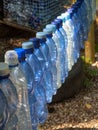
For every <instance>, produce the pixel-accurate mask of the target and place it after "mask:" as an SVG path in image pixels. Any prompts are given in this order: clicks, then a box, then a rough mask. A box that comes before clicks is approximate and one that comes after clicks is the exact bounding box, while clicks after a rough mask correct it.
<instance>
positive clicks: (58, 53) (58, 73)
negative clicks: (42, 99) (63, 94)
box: [46, 24, 61, 88]
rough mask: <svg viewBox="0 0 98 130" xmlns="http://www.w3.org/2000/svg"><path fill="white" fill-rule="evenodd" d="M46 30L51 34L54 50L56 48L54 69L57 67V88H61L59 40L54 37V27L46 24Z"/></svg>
mask: <svg viewBox="0 0 98 130" xmlns="http://www.w3.org/2000/svg"><path fill="white" fill-rule="evenodd" d="M46 28H47V29H49V30H51V31H52V34H53V37H52V38H53V40H54V42H55V45H56V48H57V60H56V67H57V87H58V88H60V87H61V69H60V44H59V38H58V36H57V35H56V26H55V25H52V24H47V25H46Z"/></svg>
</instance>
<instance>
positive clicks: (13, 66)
mask: <svg viewBox="0 0 98 130" xmlns="http://www.w3.org/2000/svg"><path fill="white" fill-rule="evenodd" d="M17 66H18V64H16V65H9V68H10V69H11V68H15V67H17Z"/></svg>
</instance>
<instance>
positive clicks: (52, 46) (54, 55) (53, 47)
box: [43, 28, 57, 90]
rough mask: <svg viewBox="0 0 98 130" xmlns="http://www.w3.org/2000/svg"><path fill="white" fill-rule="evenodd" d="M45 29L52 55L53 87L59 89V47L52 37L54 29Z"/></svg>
mask: <svg viewBox="0 0 98 130" xmlns="http://www.w3.org/2000/svg"><path fill="white" fill-rule="evenodd" d="M43 31H44V33H45V34H46V44H47V45H48V47H49V51H50V55H51V63H52V69H51V70H52V74H53V88H54V89H55V90H57V68H56V59H57V49H56V45H55V42H54V41H53V39H52V31H51V30H49V29H46V28H45V29H44V30H43Z"/></svg>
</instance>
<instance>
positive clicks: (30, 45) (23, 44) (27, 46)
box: [22, 41, 33, 49]
mask: <svg viewBox="0 0 98 130" xmlns="http://www.w3.org/2000/svg"><path fill="white" fill-rule="evenodd" d="M22 48H23V49H31V48H33V44H32V42H30V41H27V42H23V43H22Z"/></svg>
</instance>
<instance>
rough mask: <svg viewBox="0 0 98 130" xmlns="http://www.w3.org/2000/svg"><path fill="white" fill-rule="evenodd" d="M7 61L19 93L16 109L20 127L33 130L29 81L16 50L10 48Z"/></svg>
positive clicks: (12, 79) (11, 77) (6, 54)
mask: <svg viewBox="0 0 98 130" xmlns="http://www.w3.org/2000/svg"><path fill="white" fill-rule="evenodd" d="M5 63H7V64H8V65H9V68H10V79H11V81H12V82H13V83H14V85H15V87H16V90H17V94H18V105H17V111H16V116H17V118H18V122H19V125H18V129H19V130H22V129H23V128H24V130H28V129H30V130H31V129H32V127H31V117H30V109H29V102H28V90H27V83H26V79H25V77H24V74H23V72H22V70H21V68H20V66H19V62H18V55H17V53H16V52H15V51H14V50H9V51H7V52H6V53H5ZM29 89H32V88H29Z"/></svg>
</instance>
